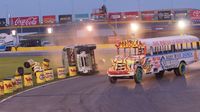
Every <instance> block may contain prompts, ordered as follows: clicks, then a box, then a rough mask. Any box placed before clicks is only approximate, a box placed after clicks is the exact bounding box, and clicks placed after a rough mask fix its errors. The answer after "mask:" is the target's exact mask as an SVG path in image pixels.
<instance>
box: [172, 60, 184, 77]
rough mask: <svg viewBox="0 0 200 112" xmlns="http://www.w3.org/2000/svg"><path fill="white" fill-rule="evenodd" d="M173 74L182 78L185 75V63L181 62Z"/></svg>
mask: <svg viewBox="0 0 200 112" xmlns="http://www.w3.org/2000/svg"><path fill="white" fill-rule="evenodd" d="M174 73H175V74H176V76H184V75H185V74H186V64H185V62H181V63H180V64H179V66H178V68H175V69H174Z"/></svg>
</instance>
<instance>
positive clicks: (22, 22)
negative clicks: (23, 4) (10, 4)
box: [12, 16, 39, 26]
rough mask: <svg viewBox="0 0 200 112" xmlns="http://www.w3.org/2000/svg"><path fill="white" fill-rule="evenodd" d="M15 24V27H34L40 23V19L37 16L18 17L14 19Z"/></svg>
mask: <svg viewBox="0 0 200 112" xmlns="http://www.w3.org/2000/svg"><path fill="white" fill-rule="evenodd" d="M12 20H13V23H14V25H15V26H32V25H37V24H38V23H39V19H38V17H36V16H32V17H18V18H13V19H12Z"/></svg>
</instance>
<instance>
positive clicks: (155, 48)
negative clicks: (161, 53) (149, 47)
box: [153, 47, 157, 55]
mask: <svg viewBox="0 0 200 112" xmlns="http://www.w3.org/2000/svg"><path fill="white" fill-rule="evenodd" d="M153 54H154V55H156V54H157V47H154V48H153Z"/></svg>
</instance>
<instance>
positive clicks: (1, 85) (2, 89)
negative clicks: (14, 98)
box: [0, 81, 4, 96]
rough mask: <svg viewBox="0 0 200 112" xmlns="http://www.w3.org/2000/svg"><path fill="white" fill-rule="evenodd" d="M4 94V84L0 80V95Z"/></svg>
mask: <svg viewBox="0 0 200 112" xmlns="http://www.w3.org/2000/svg"><path fill="white" fill-rule="evenodd" d="M3 95H4V84H3V81H0V96H3Z"/></svg>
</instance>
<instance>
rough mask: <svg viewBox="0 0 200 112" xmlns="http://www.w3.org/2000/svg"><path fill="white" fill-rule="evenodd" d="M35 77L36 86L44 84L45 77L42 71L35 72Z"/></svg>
mask: <svg viewBox="0 0 200 112" xmlns="http://www.w3.org/2000/svg"><path fill="white" fill-rule="evenodd" d="M35 75H36V83H37V84H42V83H45V76H44V73H43V72H42V71H40V72H36V73H35Z"/></svg>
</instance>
